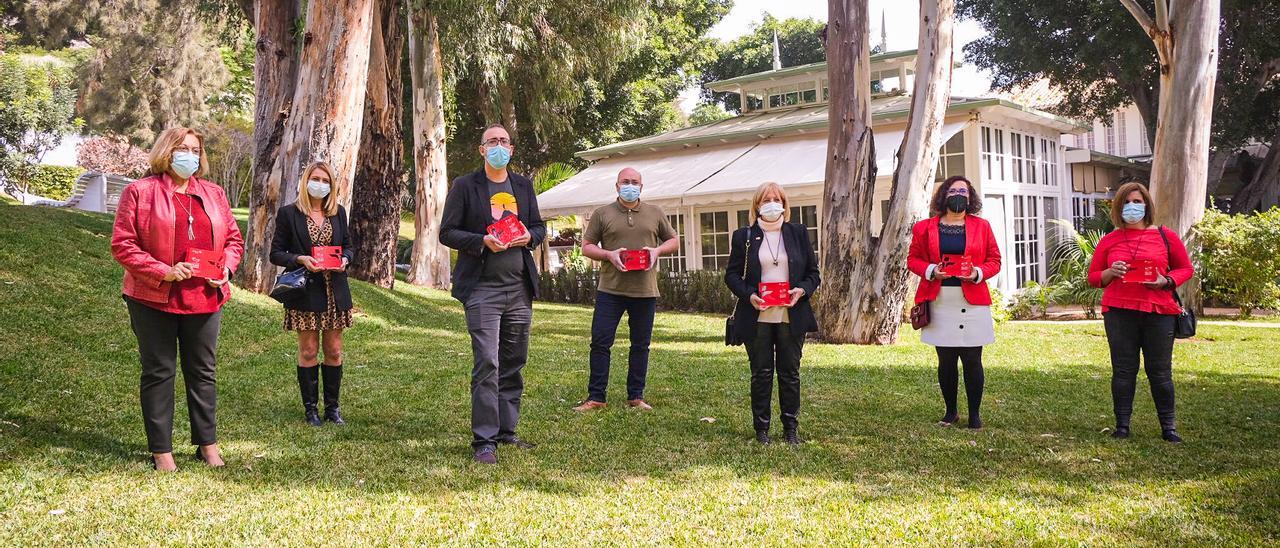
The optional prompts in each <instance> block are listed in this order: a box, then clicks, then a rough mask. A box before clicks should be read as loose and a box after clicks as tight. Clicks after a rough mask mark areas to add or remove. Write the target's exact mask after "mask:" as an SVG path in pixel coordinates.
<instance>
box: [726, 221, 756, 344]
mask: <svg viewBox="0 0 1280 548" xmlns="http://www.w3.org/2000/svg"><path fill="white" fill-rule="evenodd" d="M750 257H751V231H750V230H748V231H747V259H746V260H750ZM742 277H743V278H745V277H747V263H746V261H745V260H744V261H743V263H742ZM739 302H741V300H740V299H734V300H733V312H730V313H729V317H728V318H725V319H724V345H725V346H740V345H743V344H746V341H744V340H742V338H741V337H739V336H738V332H737V331H735V330H734V328H733V316H734V315H735V314H737V313H738V303H739Z"/></svg>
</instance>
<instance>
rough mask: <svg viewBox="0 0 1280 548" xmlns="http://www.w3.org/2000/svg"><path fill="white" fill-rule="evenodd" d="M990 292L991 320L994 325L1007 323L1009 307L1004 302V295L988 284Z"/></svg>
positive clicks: (993, 285)
mask: <svg viewBox="0 0 1280 548" xmlns="http://www.w3.org/2000/svg"><path fill="white" fill-rule="evenodd" d="M987 287H988V288H989V290H990V291H991V319H993V320H995V321H996V323H1004V322H1007V321H1009V317H1010V314H1009V306H1008V305H1007V304H1005V302H1004V293H1001V292H1000V290H999V289H998V288H996V286H995V284H988V286H987Z"/></svg>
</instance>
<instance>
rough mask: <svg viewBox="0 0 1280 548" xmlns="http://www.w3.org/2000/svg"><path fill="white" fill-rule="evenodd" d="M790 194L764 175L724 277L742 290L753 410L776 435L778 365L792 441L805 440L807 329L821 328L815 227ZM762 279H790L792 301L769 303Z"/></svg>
mask: <svg viewBox="0 0 1280 548" xmlns="http://www.w3.org/2000/svg"><path fill="white" fill-rule="evenodd" d="M789 209H790V208H789V207H788V204H787V194H786V192H784V191H783V190H782V187H781V186H780V185H778V183H765V184H763V185H760V188H759V189H757V190H756V194H755V198H754V199H753V200H752V202H751V219H752V224H751V226H748V227H743V228H739V229H738V230H737V231H735V232H734V233H733V239H732V243H731V245H730V247H729V250H730V251H729V264H728V266H727V267H726V268H725V273H724V281H725V284H727V285H728V286H729V290H730V291H732V292H733V294H734V295H737V297H738V303H737V305H736V306H735V308H734V311H733V317H734V323H733V326H734V330H735V332H736V333H735V334H736V336H737V338H738V339H739V340H743V341H746V347H747V358H748V359H749V360H750V362H751V414H752V422H753V425H754V426H755V430H756V440H757V441H759V442H760V443H763V444H768V443H770V438H769V419H770V407H771V404H770V399H772V396H773V374H774V373H773V372H774V370H775V369H776V370H777V372H778V403H779V406H780V408H781V411H782V431H783V436H784V438H785V439H786V441H787V443H789V444H792V445H799V444H800V436H799V433H798V430H799V415H800V356H801V354H802V351H803V348H804V337H805V334H806V333H809V332H811V331H817V330H818V321H817V320H816V319H815V318H814V316H813V308H812V307H811V306H810V304H809V298H810V297H811V296H812V295H813V292H814V290H816V289H817V288H818V284H819V283H821V279H820V278H819V276H818V257H817V255H816V254H815V253H814V251H813V245H812V243H811V242H810V241H809V231H808V229H807V228H806V227H805V226H804V225H803V224H800V223H789V222H787V221H788V220H789V219H790V212H789ZM762 282H765V283H769V282H787V283H788V284H789V285H790V300H789V304H787V305H785V306H765V304H764V300H763V299H761V297H760V295H759V287H760V284H761V283H762Z"/></svg>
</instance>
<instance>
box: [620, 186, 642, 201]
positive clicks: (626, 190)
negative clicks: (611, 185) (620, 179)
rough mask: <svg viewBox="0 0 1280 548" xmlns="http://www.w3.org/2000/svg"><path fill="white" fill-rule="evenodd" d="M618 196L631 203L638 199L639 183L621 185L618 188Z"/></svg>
mask: <svg viewBox="0 0 1280 548" xmlns="http://www.w3.org/2000/svg"><path fill="white" fill-rule="evenodd" d="M618 197H619V198H622V201H624V202H627V203H631V202H634V201H636V200H639V199H640V185H622V186H621V187H619V188H618Z"/></svg>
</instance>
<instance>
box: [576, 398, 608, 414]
mask: <svg viewBox="0 0 1280 548" xmlns="http://www.w3.org/2000/svg"><path fill="white" fill-rule="evenodd" d="M606 405H608V404H607V403H605V402H602V401H596V400H587V401H584V402H582V405H579V406H577V407H574V408H573V410H574V411H577V412H579V413H581V412H583V411H592V410H595V409H603V408H604V407H605V406H606Z"/></svg>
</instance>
